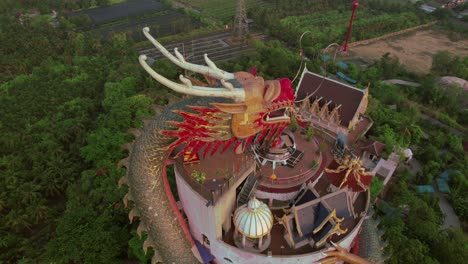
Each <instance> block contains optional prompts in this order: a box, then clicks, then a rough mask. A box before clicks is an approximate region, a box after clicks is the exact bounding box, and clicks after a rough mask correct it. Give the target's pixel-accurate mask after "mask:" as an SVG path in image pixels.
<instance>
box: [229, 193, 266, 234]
mask: <svg viewBox="0 0 468 264" xmlns="http://www.w3.org/2000/svg"><path fill="white" fill-rule="evenodd" d="M234 225H235V226H236V229H237V231H239V232H240V233H241V234H243V235H245V236H247V237H250V238H259V237H263V236H265V235H266V234H268V233H269V232H270V230H271V228H272V227H273V214H272V213H271V210H270V208H268V206H267V205H266V204H264V203H262V202H260V201H259V200H257V198H255V197H254V198H252V199H251V200H250V201H249V203H248V204H247V205H244V206H242V207H239V208H238V209H237V210H236V212H235V213H234Z"/></svg>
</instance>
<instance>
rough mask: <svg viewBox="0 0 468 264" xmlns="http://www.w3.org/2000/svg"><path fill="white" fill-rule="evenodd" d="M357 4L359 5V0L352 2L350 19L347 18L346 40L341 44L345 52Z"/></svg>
mask: <svg viewBox="0 0 468 264" xmlns="http://www.w3.org/2000/svg"><path fill="white" fill-rule="evenodd" d="M358 5H359V0H355V1H354V2H353V13H352V14H351V19H350V20H349V27H348V34H347V35H346V42H345V44H344V45H343V52H345V53H346V51H347V49H348V41H349V37H350V36H351V29H352V28H353V20H354V13H355V12H356V8H357V6H358Z"/></svg>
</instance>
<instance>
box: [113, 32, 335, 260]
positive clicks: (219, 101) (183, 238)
mask: <svg viewBox="0 0 468 264" xmlns="http://www.w3.org/2000/svg"><path fill="white" fill-rule="evenodd" d="M143 33H144V34H145V36H146V37H147V38H148V39H149V40H150V41H151V42H152V43H153V45H155V47H156V48H157V49H158V50H159V51H160V52H161V53H162V54H163V55H164V56H165V57H167V58H168V59H169V60H170V61H171V62H173V63H174V64H176V65H178V66H179V67H181V68H183V69H185V70H187V71H190V72H194V73H198V74H201V75H203V76H204V77H205V78H206V80H207V82H208V84H209V86H210V87H207V86H195V85H193V84H192V81H191V80H190V79H189V78H186V77H184V76H182V75H181V76H180V82H181V83H179V82H174V81H171V80H169V79H167V78H165V77H164V76H162V75H160V74H158V73H157V72H156V71H155V70H153V69H152V68H151V67H150V66H149V65H148V64H147V63H146V56H145V55H141V56H140V59H139V61H140V64H141V65H142V67H143V68H144V69H145V70H146V71H147V72H148V73H149V74H150V75H151V76H152V77H153V78H154V79H155V80H156V81H158V82H160V83H161V84H163V85H164V86H166V87H168V88H170V89H172V90H174V91H177V92H179V93H182V94H186V95H192V97H190V98H188V99H184V100H183V101H180V102H178V103H176V104H174V105H172V106H171V107H170V108H168V109H166V110H164V111H163V112H162V113H160V114H159V115H157V116H156V117H155V118H154V119H152V120H151V121H149V122H145V123H146V124H145V127H144V128H143V129H142V130H141V131H134V133H133V134H134V135H135V140H134V141H133V142H132V143H131V144H127V145H126V149H128V151H129V157H128V158H126V159H124V160H122V161H121V162H120V163H119V166H125V167H126V168H127V174H126V176H125V177H123V178H122V179H121V181H120V182H119V184H126V185H128V193H127V195H126V196H125V197H124V203H125V205H128V204H130V203H131V206H132V209H131V211H130V213H129V218H130V221H133V219H134V217H138V218H139V221H140V223H139V227H138V229H137V233H138V234H139V235H141V234H142V233H143V232H144V233H146V234H147V238H146V240H145V242H144V245H143V249H144V251H145V252H146V251H147V249H148V247H152V248H153V249H154V251H155V255H154V257H153V260H152V262H153V263H157V262H162V263H177V264H185V263H198V262H199V260H200V257H199V252H198V250H197V248H196V246H195V243H194V241H193V239H192V237H191V235H190V232H189V230H188V227H187V224H186V222H185V221H184V219H182V216H181V214H180V213H179V212H178V209H177V205H176V201H175V199H174V197H173V195H172V193H171V191H170V188H169V183H168V180H167V177H166V164H167V162H168V161H170V160H171V159H172V158H174V157H177V156H178V155H180V153H187V152H189V153H200V152H201V153H203V155H204V156H206V155H215V154H216V153H218V152H223V151H226V150H227V149H228V148H230V147H231V148H232V147H234V148H235V149H239V148H240V149H245V148H246V147H247V146H248V145H249V144H252V143H256V142H259V141H260V140H262V139H263V140H267V141H268V140H269V139H274V138H275V137H277V136H279V135H280V134H281V132H282V131H283V129H284V128H286V127H287V126H288V125H289V124H290V115H291V114H293V113H294V92H293V90H292V87H291V81H289V79H278V80H269V81H265V80H264V79H263V78H262V77H260V76H255V75H253V74H251V73H249V72H236V73H229V72H226V71H223V70H221V69H219V68H218V67H217V66H216V65H215V64H214V63H213V62H212V61H211V60H210V59H209V58H208V57H207V56H206V55H205V61H206V64H207V65H208V66H203V65H195V64H191V63H188V62H186V61H185V59H184V57H183V56H182V55H181V54H180V53H179V52H178V51H177V49H175V51H174V54H175V55H173V54H172V53H170V52H169V51H167V50H166V49H165V48H164V47H163V46H162V45H161V44H160V43H159V42H157V41H156V40H155V39H154V38H153V37H152V36H151V35H150V34H149V29H148V28H144V29H143ZM333 258H334V259H336V257H335V256H333Z"/></svg>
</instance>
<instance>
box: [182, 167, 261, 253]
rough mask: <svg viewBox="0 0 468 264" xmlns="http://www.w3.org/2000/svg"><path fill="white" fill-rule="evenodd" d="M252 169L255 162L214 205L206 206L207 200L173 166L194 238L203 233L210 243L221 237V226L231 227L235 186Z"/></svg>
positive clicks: (227, 228)
mask: <svg viewBox="0 0 468 264" xmlns="http://www.w3.org/2000/svg"><path fill="white" fill-rule="evenodd" d="M254 169H255V163H252V167H251V168H250V169H248V170H247V171H246V172H245V173H244V175H242V176H241V177H240V178H239V179H238V181H237V182H236V183H235V184H234V185H233V186H232V187H231V188H230V189H229V190H228V191H227V192H225V193H223V196H222V197H221V198H220V199H219V200H218V201H217V202H216V204H215V205H212V204H209V205H208V206H207V203H208V201H207V200H206V199H205V198H203V197H202V196H200V195H199V194H198V193H197V192H196V191H195V190H193V189H192V188H191V187H190V185H188V184H187V182H185V180H184V179H183V177H181V176H180V174H179V172H178V171H177V167H174V171H175V175H176V183H177V191H178V194H179V198H180V201H181V203H182V207H183V210H184V213H185V214H186V215H187V218H188V219H189V226H190V232H191V233H192V235H193V236H194V238H195V239H197V240H199V241H203V239H202V235H205V236H206V237H207V238H208V239H209V240H210V244H211V241H215V240H217V239H220V238H221V237H222V230H223V228H224V230H225V231H228V230H229V229H230V228H231V214H232V213H233V211H234V209H235V205H236V188H237V187H238V186H239V185H240V184H241V183H242V182H243V181H244V180H245V178H246V177H247V176H248V175H249V174H250V173H252V172H253V171H254Z"/></svg>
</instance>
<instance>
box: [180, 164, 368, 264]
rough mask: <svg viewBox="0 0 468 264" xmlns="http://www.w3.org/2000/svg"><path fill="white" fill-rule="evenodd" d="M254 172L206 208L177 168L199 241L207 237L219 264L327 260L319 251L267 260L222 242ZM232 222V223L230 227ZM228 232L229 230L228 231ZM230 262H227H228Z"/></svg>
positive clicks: (347, 242) (350, 239) (182, 195)
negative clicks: (238, 193)
mask: <svg viewBox="0 0 468 264" xmlns="http://www.w3.org/2000/svg"><path fill="white" fill-rule="evenodd" d="M253 170H254V166H253V167H252V169H251V170H248V171H247V172H246V173H245V175H243V176H242V177H240V178H239V180H238V181H237V182H236V184H235V185H234V186H233V187H232V188H231V189H230V190H229V191H228V192H227V193H225V194H224V195H223V197H222V198H221V199H220V200H219V201H218V202H217V203H216V205H214V206H213V205H209V206H208V207H207V206H206V203H207V200H206V199H204V198H203V197H201V196H200V195H199V194H198V193H197V192H196V191H194V190H193V189H192V188H191V187H190V186H189V185H188V184H187V183H186V182H185V181H184V179H183V178H182V177H181V176H179V174H178V172H177V168H175V175H176V183H177V190H178V192H179V198H180V201H181V202H182V205H183V209H184V212H185V214H186V215H187V217H188V219H189V226H190V232H191V233H192V235H193V236H194V238H195V239H197V240H199V241H203V238H202V235H205V236H206V237H207V238H208V239H209V241H210V245H209V246H208V247H209V248H210V250H211V254H213V255H214V256H215V257H216V263H225V264H232V263H237V264H249V263H252V264H299V263H301V264H302V263H317V262H318V261H319V260H320V259H322V258H323V255H322V253H321V252H325V251H327V250H322V251H317V252H313V253H310V254H304V255H296V256H267V255H264V254H256V253H251V252H248V251H244V250H241V249H239V248H237V247H234V246H231V245H229V244H226V243H224V242H223V241H222V239H221V236H222V228H223V225H224V228H225V229H226V228H232V227H230V225H231V214H232V213H233V211H234V209H235V200H236V188H237V187H238V186H239V185H240V184H241V183H242V182H243V181H244V179H245V178H246V177H247V176H248V175H249V174H250V172H252V171H253ZM362 220H363V219H361V221H360V222H359V224H358V225H357V226H356V227H355V229H354V230H353V231H352V232H350V233H349V234H347V235H346V236H344V237H343V239H342V240H341V241H339V242H338V244H339V245H340V246H342V247H343V248H346V249H348V250H349V249H350V247H351V244H352V242H353V240H354V238H355V237H356V235H357V234H358V231H359V229H360V227H361V225H362ZM228 222H229V223H228ZM226 230H227V229H226ZM225 258H227V259H225Z"/></svg>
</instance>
